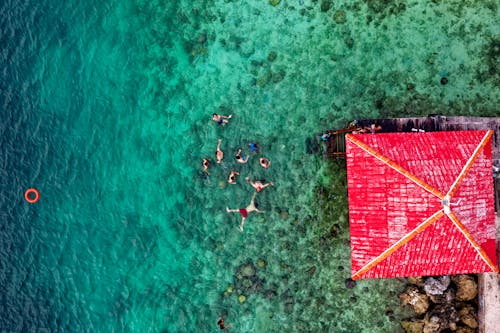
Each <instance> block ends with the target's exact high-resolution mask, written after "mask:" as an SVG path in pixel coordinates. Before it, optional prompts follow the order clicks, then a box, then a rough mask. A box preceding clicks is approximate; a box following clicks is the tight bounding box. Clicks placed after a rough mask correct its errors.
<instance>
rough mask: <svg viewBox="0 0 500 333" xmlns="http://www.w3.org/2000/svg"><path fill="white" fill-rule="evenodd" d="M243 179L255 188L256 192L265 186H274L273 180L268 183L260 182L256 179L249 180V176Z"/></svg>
mask: <svg viewBox="0 0 500 333" xmlns="http://www.w3.org/2000/svg"><path fill="white" fill-rule="evenodd" d="M245 180H246V181H247V182H248V183H249V184H250V185H252V186H253V188H255V191H257V192H260V191H262V190H263V189H265V188H266V187H268V186H274V183H273V182H269V183H266V184H264V183H262V181H261V180H256V181H251V180H250V177H246V178H245Z"/></svg>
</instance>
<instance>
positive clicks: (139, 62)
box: [0, 0, 500, 332]
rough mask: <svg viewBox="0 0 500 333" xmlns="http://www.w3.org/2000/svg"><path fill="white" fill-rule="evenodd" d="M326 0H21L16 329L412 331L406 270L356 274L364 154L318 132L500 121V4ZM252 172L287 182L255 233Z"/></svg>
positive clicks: (13, 250) (1, 129)
mask: <svg viewBox="0 0 500 333" xmlns="http://www.w3.org/2000/svg"><path fill="white" fill-rule="evenodd" d="M327 7H328V6H327V5H326V4H322V3H321V2H320V1H312V0H297V1H285V0H283V1H281V3H280V4H278V5H277V6H275V7H274V6H271V5H270V4H269V3H268V1H253V2H244V1H237V0H234V1H231V0H225V1H223V0H220V1H184V0H182V1H178V2H169V1H138V0H136V1H133V0H126V1H107V2H102V1H86V2H76V1H66V2H61V1H49V0H45V1H41V2H39V1H30V0H27V1H15V0H13V1H6V2H2V4H1V5H0V12H1V15H0V20H1V21H0V29H1V30H0V49H1V53H0V64H1V66H0V68H1V74H0V75H1V76H0V78H1V79H0V102H1V108H0V119H1V122H0V138H1V151H0V165H1V167H0V172H1V178H0V179H1V187H0V199H1V201H0V216H1V219H0V227H1V234H0V235H1V236H0V237H1V241H0V288H1V293H0V297H1V302H0V330H1V331H7V332H11V331H12V332H47V331H48V332H214V331H218V330H219V329H218V327H217V324H216V323H217V319H218V318H219V316H224V318H225V319H226V323H231V324H232V328H231V329H230V331H232V332H400V331H401V328H400V325H399V319H400V318H402V317H403V316H404V313H402V311H401V310H400V309H399V307H398V297H397V294H398V292H399V291H400V290H401V288H402V286H403V284H404V281H399V280H368V281H360V282H358V284H357V285H356V287H355V288H354V289H347V288H346V287H345V283H344V281H345V279H347V278H348V277H349V276H350V261H349V255H350V250H349V241H348V237H349V235H348V222H347V221H348V216H347V203H346V197H345V193H346V188H345V182H344V181H343V180H344V170H343V167H342V166H341V165H340V166H339V165H336V164H334V163H331V162H328V161H325V160H324V159H323V158H322V157H321V155H320V154H308V153H307V151H308V148H310V147H307V145H306V142H308V141H310V139H311V138H314V135H315V134H317V133H319V132H321V131H323V130H324V129H327V128H334V127H339V126H343V125H344V124H345V123H346V122H347V121H349V120H351V119H354V118H377V117H383V116H392V115H419V114H422V115H425V114H430V113H441V114H454V115H455V114H473V115H490V116H491V115H498V114H499V112H498V105H499V104H498V102H499V100H500V99H499V90H498V85H499V83H500V77H499V72H498V68H500V66H499V61H500V60H499V54H500V51H499V49H500V46H499V45H500V27H499V25H498V23H497V21H496V18H497V17H498V16H499V15H498V14H499V8H498V5H497V4H496V2H494V1H481V2H474V1H470V2H466V3H462V1H429V2H420V1H409V2H405V3H402V2H397V1H389V0H388V1H375V0H373V1H372V0H369V1H365V2H361V1H354V2H352V1H336V2H334V3H333V2H332V3H331V6H330V8H327ZM322 9H323V10H326V11H322ZM344 21H345V22H344ZM443 76H446V77H447V78H448V83H447V84H446V85H441V84H440V79H441V78H442V77H443ZM408 84H413V85H414V87H413V88H411V89H409V88H408ZM214 112H218V113H222V114H232V115H233V118H232V119H231V121H230V123H229V124H228V125H227V126H225V127H222V126H218V125H217V124H215V123H214V122H212V121H211V114H212V113H214ZM219 138H221V139H222V140H223V141H222V149H223V150H224V152H225V157H224V160H223V162H222V163H221V164H220V165H216V163H212V166H211V168H210V172H211V176H210V177H206V176H205V175H203V173H202V171H201V159H202V158H203V157H210V158H212V162H214V161H215V155H214V153H215V148H216V145H217V140H218V139H219ZM250 141H258V142H259V143H260V146H261V153H260V154H259V155H251V157H250V161H249V163H247V164H244V165H240V164H238V163H236V162H235V160H234V158H233V155H234V153H235V152H236V150H237V149H238V148H243V149H244V151H245V154H247V153H250V152H249V150H248V146H247V145H248V143H249V142H250ZM261 155H262V156H265V157H267V158H269V159H270V160H271V161H272V165H271V167H270V168H269V169H267V170H265V169H262V168H260V167H259V165H258V159H257V157H259V156H261ZM231 170H237V171H239V172H240V173H241V175H240V176H239V178H238V184H237V185H229V184H227V182H226V179H227V175H228V174H229V172H230V171H231ZM246 176H249V177H250V178H251V179H266V180H267V181H273V182H274V183H275V186H274V187H271V188H266V189H265V190H263V191H262V192H261V193H259V194H258V196H257V198H256V201H257V202H258V203H259V208H260V209H261V210H264V211H265V213H264V214H259V215H253V214H254V213H251V214H250V215H249V217H248V220H247V223H246V225H245V230H244V232H243V233H240V232H239V230H238V225H239V222H240V217H239V215H238V214H227V213H226V211H225V208H226V207H230V208H240V207H245V206H246V205H247V204H248V203H249V201H250V198H251V196H252V192H253V189H252V188H251V187H250V185H248V184H247V183H246V182H245V181H244V177H246ZM32 186H33V187H36V188H38V189H39V190H40V192H41V199H40V201H39V202H37V203H36V204H33V205H30V204H28V203H26V202H25V201H24V199H23V193H24V191H25V189H26V188H28V187H32ZM231 290H232V292H230V291H231ZM243 295H244V296H245V300H244V302H240V299H241V300H242V298H240V297H239V296H243Z"/></svg>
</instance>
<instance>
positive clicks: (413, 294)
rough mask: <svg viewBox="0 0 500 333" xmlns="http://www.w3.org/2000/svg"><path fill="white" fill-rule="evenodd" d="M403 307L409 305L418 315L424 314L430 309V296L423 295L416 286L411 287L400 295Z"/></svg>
mask: <svg viewBox="0 0 500 333" xmlns="http://www.w3.org/2000/svg"><path fill="white" fill-rule="evenodd" d="M399 298H400V299H401V305H403V306H404V305H407V304H409V305H410V306H411V308H412V310H413V311H414V312H415V313H417V314H423V313H425V311H427V309H428V308H429V296H427V295H426V294H424V293H421V292H420V290H419V289H418V288H417V287H415V286H410V287H408V288H407V289H406V291H405V292H404V293H401V294H399Z"/></svg>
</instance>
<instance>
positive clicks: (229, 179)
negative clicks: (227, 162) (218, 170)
mask: <svg viewBox="0 0 500 333" xmlns="http://www.w3.org/2000/svg"><path fill="white" fill-rule="evenodd" d="M239 174H240V173H239V172H238V171H231V173H230V174H229V177H227V182H228V183H229V184H236V176H238V175H239Z"/></svg>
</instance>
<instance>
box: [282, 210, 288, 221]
mask: <svg viewBox="0 0 500 333" xmlns="http://www.w3.org/2000/svg"><path fill="white" fill-rule="evenodd" d="M280 217H281V218H282V219H284V220H285V219H287V218H288V212H287V211H286V210H283V211H281V213H280Z"/></svg>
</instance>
